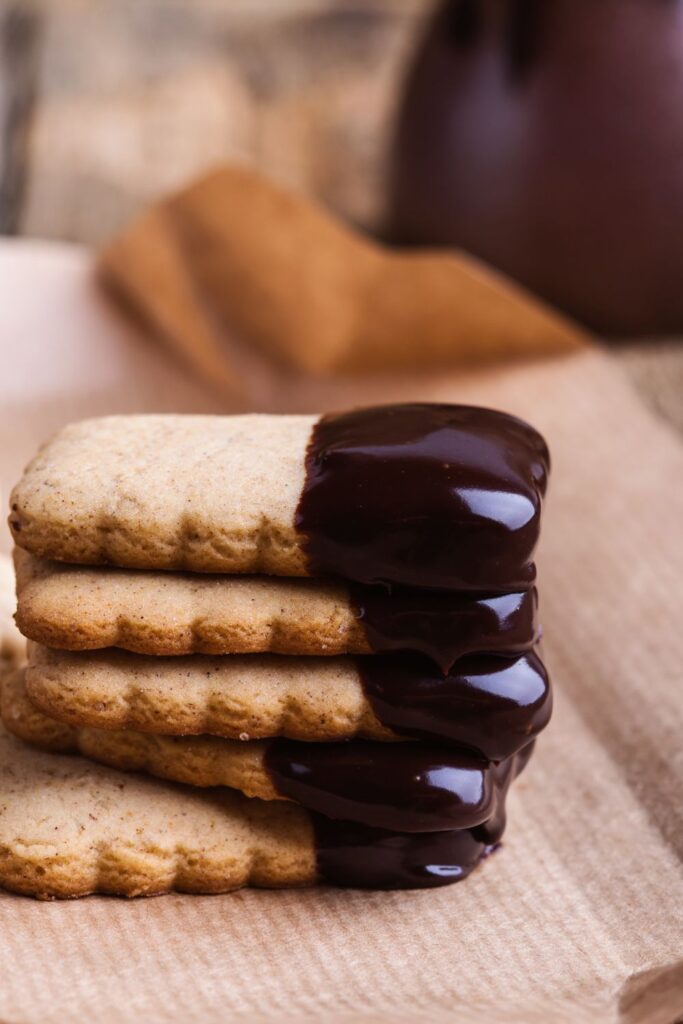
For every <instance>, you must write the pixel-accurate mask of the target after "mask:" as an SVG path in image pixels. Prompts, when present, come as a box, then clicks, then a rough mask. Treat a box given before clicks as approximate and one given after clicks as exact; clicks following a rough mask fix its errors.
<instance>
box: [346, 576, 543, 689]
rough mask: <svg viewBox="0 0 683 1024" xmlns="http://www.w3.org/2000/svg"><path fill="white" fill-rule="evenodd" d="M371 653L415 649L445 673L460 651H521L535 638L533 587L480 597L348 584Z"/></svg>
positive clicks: (460, 655) (535, 609) (464, 652)
mask: <svg viewBox="0 0 683 1024" xmlns="http://www.w3.org/2000/svg"><path fill="white" fill-rule="evenodd" d="M350 591H351V600H352V603H353V606H354V608H355V610H356V614H357V615H358V618H359V619H360V620H361V622H362V624H363V628H364V630H365V635H366V637H367V640H368V643H369V645H370V647H371V648H372V650H373V651H378V652H383V651H420V652H421V653H423V654H425V655H426V656H427V657H428V658H430V659H431V660H432V661H433V662H434V663H435V664H437V665H438V666H439V667H440V668H441V670H442V671H443V672H444V673H446V672H448V671H449V669H450V668H451V667H452V666H453V664H454V663H455V662H456V661H457V659H458V658H462V657H463V656H464V655H465V654H473V653H475V652H476V653H478V652H482V651H483V652H489V653H491V652H504V653H514V652H516V651H526V650H529V648H530V647H532V646H533V644H534V642H535V641H536V640H537V639H538V635H539V629H538V622H537V608H538V598H537V594H536V589H535V587H533V588H532V589H531V590H527V591H518V592H517V593H512V594H494V595H492V596H488V597H479V596H476V595H474V594H452V593H448V592H444V591H437V590H433V591H430V590H412V589H407V588H405V587H397V586H393V587H382V586H375V587H370V586H365V585H363V584H359V583H355V584H351V586H350Z"/></svg>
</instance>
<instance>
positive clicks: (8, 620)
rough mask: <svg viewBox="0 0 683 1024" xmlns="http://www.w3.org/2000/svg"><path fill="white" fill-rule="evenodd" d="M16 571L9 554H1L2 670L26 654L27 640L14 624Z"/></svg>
mask: <svg viewBox="0 0 683 1024" xmlns="http://www.w3.org/2000/svg"><path fill="white" fill-rule="evenodd" d="M16 603H17V602H16V598H15V596H14V571H13V569H12V563H11V561H10V559H9V558H8V557H7V555H0V671H2V670H3V669H5V670H6V669H9V668H12V667H14V666H15V665H18V664H19V662H20V660H21V659H22V658H24V657H25V655H26V642H25V640H24V638H23V637H22V635H21V634H20V632H19V630H18V629H17V627H16V626H15V624H14V618H13V615H14V609H15V607H16Z"/></svg>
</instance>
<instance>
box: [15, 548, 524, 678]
mask: <svg viewBox="0 0 683 1024" xmlns="http://www.w3.org/2000/svg"><path fill="white" fill-rule="evenodd" d="M14 560H15V567H16V572H17V594H18V606H17V623H18V625H19V627H20V629H21V631H22V633H23V634H24V636H27V637H29V639H31V640H37V641H38V642H39V643H42V644H46V645H47V646H49V647H59V648H63V649H66V650H93V649H97V648H102V647H120V648H123V649H124V650H129V651H136V652H138V653H140V654H153V655H181V654H252V653H254V654H257V653H262V652H269V651H270V652H274V653H277V654H298V655H327V654H345V653H350V654H367V653H370V652H371V651H373V650H375V651H387V650H395V649H400V648H403V647H409V648H410V649H412V650H422V651H423V652H424V653H425V654H427V655H429V656H431V657H432V658H434V659H435V660H436V661H437V662H439V663H440V664H441V665H442V667H443V668H444V669H447V668H450V666H451V665H452V664H453V662H454V661H455V660H456V658H457V657H462V656H463V655H465V654H468V653H472V652H475V651H488V652H493V651H496V652H505V653H507V652H515V651H523V650H527V649H528V648H530V647H531V646H532V645H533V644H534V642H535V641H536V639H537V637H538V625H537V622H536V606H537V599H536V592H535V590H534V589H532V590H528V591H524V592H521V593H512V594H497V595H493V596H489V597H482V596H478V595H472V596H471V597H464V598H463V597H462V596H460V595H447V594H442V593H430V592H428V591H421V592H419V595H416V594H414V592H410V594H411V597H410V598H408V597H407V596H406V594H407V592H406V591H400V590H398V589H397V588H394V589H393V590H392V591H387V590H385V589H381V590H378V588H368V587H361V586H360V585H355V586H352V587H348V586H345V585H343V584H341V583H325V582H323V581H320V580H310V579H291V578H286V577H283V576H279V577H278V576H268V577H266V576H229V575H212V574H206V573H205V574H200V573H173V572H162V571H153V570H152V571H140V570H136V569H116V568H112V567H99V568H96V569H93V568H89V567H86V566H75V565H68V564H65V563H63V562H48V561H43V560H41V559H37V558H35V556H33V555H30V554H29V553H28V552H26V551H22V550H21V548H17V549H16V550H15V552H14Z"/></svg>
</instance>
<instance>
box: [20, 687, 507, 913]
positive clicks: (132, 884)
mask: <svg viewBox="0 0 683 1024" xmlns="http://www.w3.org/2000/svg"><path fill="white" fill-rule="evenodd" d="M10 681H11V684H12V687H13V692H14V694H15V695H16V694H17V693H19V694H20V693H21V673H17V674H16V676H14V677H11V679H10ZM6 684H7V679H5V685H6ZM3 689H4V687H3ZM25 703H26V702H25V699H24V704H25ZM10 704H13V705H14V706H15V711H16V713H15V714H14V715H13V716H11V717H12V721H13V724H15V725H16V724H17V722H18V721H20V720H21V721H22V723H23V724H22V728H23V729H24V731H26V730H27V729H31V730H32V731H33V733H34V738H35V740H36V742H39V741H40V739H41V738H42V739H43V740H45V737H46V736H47V735H48V734H49V732H50V728H51V727H50V725H49V723H47V725H46V724H45V723H43V724H41V723H40V722H39V720H38V716H37V715H35V714H34V713H32V712H28V714H22V711H21V709H20V708H17V706H16V702H15V699H14V698H8V699H7V700H5V701H4V704H3V713H5V712H6V709H7V707H8V705H10ZM31 721H32V722H33V724H32V725H31V724H30V723H31ZM59 728H60V727H58V729H59ZM55 742H56V734H54V733H53V734H52V735H51V738H50V739H49V740H48V741H47V745H49V746H50V747H54V745H55ZM57 742H61V743H62V744H63V743H64V742H65V735H64V733H63V732H62V733H61V737H60V739H59V741H57ZM502 825H503V822H502V821H498V822H496V823H495V826H494V827H495V829H496V830H497V832H493V831H492V829H491V828H489V827H488V825H486V826H480V827H477V828H475V829H465V830H459V831H449V832H429V833H415V834H411V835H407V834H403V833H397V832H387V831H385V830H383V829H377V828H372V827H369V826H366V825H362V824H354V823H350V822H346V821H334V820H332V819H328V818H325V817H323V816H322V815H319V814H310V813H307V812H306V811H304V810H303V809H302V808H300V807H297V806H296V804H294V803H291V802H289V803H286V802H282V801H280V802H275V801H273V802H268V803H266V802H263V801H260V800H249V799H248V798H247V797H244V796H241V795H240V794H238V793H233V792H231V791H230V790H225V789H208V790H198V789H192V788H190V787H187V786H181V785H179V784H174V783H170V782H159V781H153V780H145V779H144V778H142V777H140V776H136V775H127V774H126V775H124V774H122V773H120V772H118V771H114V770H113V769H111V768H103V767H100V766H97V765H94V764H92V763H91V762H90V761H88V760H86V759H84V758H76V757H66V756H64V755H54V754H49V753H47V754H46V753H40V752H38V751H36V750H34V749H30V748H29V747H25V746H23V744H22V743H20V742H19V741H18V740H16V739H14V738H12V737H11V736H9V735H8V734H7V733H6V732H5V731H4V729H3V728H2V727H1V726H0V886H3V887H5V888H7V889H11V890H13V891H15V892H19V893H23V894H26V895H31V896H38V897H41V898H45V899H47V898H53V897H74V896H83V895H86V894H87V893H90V892H104V893H117V894H121V895H126V896H137V895H152V894H156V893H163V892H169V891H171V890H173V889H175V890H178V891H182V892H195V893H204V892H211V893H216V892H225V891H228V890H230V889H235V888H238V887H239V886H242V885H247V884H249V885H257V886H273V887H275V886H293V885H304V884H308V883H311V882H313V881H322V882H328V883H331V884H333V885H347V886H348V885H351V886H363V887H371V888H384V889H388V888H427V887H433V886H440V885H446V884H448V883H450V882H456V881H459V880H461V879H463V878H465V877H466V876H467V875H468V874H469V873H470V872H471V871H472V870H473V868H475V867H476V866H477V864H478V863H480V861H481V860H482V859H483V858H484V857H485V856H486V855H487V853H488V852H489V851H490V850H491V848H492V844H493V843H494V842H496V841H497V839H496V838H495V836H496V835H497V833H499V832H500V830H501V828H502Z"/></svg>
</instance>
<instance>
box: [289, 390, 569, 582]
mask: <svg viewBox="0 0 683 1024" xmlns="http://www.w3.org/2000/svg"><path fill="white" fill-rule="evenodd" d="M548 468H549V456H548V449H547V447H546V444H545V442H544V440H543V438H542V437H541V436H540V434H538V433H537V432H536V431H535V430H534V429H533V428H532V427H530V426H528V425H527V424H526V423H524V422H522V421H521V420H518V419H516V418H515V417H513V416H508V415H506V414H505V413H501V412H495V411H493V410H490V409H479V408H475V407H472V406H457V405H440V404H426V403H415V404H405V405H394V406H384V407H377V408H372V409H363V410H358V411H356V412H350V413H343V414H341V415H336V416H326V417H323V418H322V419H321V420H320V421H319V422H318V423H317V425H316V427H315V429H314V431H313V435H312V438H311V442H310V445H309V449H308V453H307V459H306V481H305V485H304V489H303V493H302V496H301V500H300V502H299V507H298V509H297V518H296V525H297V528H298V529H299V530H300V531H301V533H303V535H304V537H305V547H306V553H307V556H308V562H309V568H310V571H311V574H312V575H315V576H321V575H323V576H324V575H336V576H342V577H344V578H345V579H349V580H355V581H358V582H361V583H399V584H404V585H406V586H410V587H422V588H433V589H442V590H468V591H472V590H474V591H478V592H479V593H486V592H487V591H490V592H501V591H511V590H526V589H528V588H529V587H530V586H531V585H532V584H533V581H534V579H535V574H536V571H535V567H534V564H533V560H532V559H533V553H534V548H535V546H536V542H537V540H538V532H539V521H540V512H541V499H542V496H543V494H544V493H545V488H546V482H547V475H548Z"/></svg>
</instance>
